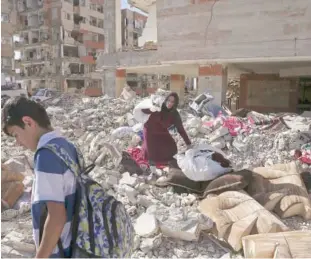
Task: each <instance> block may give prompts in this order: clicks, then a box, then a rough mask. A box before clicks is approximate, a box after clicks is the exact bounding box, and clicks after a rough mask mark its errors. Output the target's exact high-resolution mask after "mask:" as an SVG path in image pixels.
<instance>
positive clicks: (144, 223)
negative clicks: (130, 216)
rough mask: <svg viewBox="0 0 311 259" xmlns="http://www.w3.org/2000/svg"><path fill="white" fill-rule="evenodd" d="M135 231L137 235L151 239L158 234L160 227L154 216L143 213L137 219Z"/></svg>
mask: <svg viewBox="0 0 311 259" xmlns="http://www.w3.org/2000/svg"><path fill="white" fill-rule="evenodd" d="M134 229H135V232H136V234H137V235H139V236H141V237H151V236H153V235H155V234H156V233H157V232H158V230H159V226H158V222H157V219H156V217H155V216H154V215H152V214H148V213H143V214H142V215H140V216H139V217H138V218H137V219H136V223H135V225H134Z"/></svg>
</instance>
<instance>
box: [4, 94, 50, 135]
mask: <svg viewBox="0 0 311 259" xmlns="http://www.w3.org/2000/svg"><path fill="white" fill-rule="evenodd" d="M24 116H28V117H30V118H32V119H33V120H34V121H35V122H37V123H38V125H39V126H40V127H42V128H49V127H50V126H51V121H50V119H49V116H48V114H47V112H46V110H45V109H44V107H43V106H42V105H41V104H39V103H37V102H35V101H32V100H30V99H27V98H25V97H21V96H19V97H14V98H10V99H9V100H8V101H7V102H6V103H5V105H4V107H3V109H2V112H1V120H2V121H1V123H2V130H3V131H4V133H5V134H7V135H9V133H8V130H7V128H8V127H9V126H18V127H21V128H24V127H25V123H24V122H23V117H24Z"/></svg>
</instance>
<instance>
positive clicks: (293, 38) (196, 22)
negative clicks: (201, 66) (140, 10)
mask: <svg viewBox="0 0 311 259" xmlns="http://www.w3.org/2000/svg"><path fill="white" fill-rule="evenodd" d="M310 17H311V1H306V0H297V1H294V2H293V1H291V0H282V1H281V0H275V1H270V0H261V1H258V0H249V1H247V4H246V1H236V0H227V1H225V0H218V1H210V0H205V1H202V0H200V1H199V0H179V1H171V0H158V1H157V25H158V42H159V48H158V50H159V52H160V53H161V55H160V56H161V58H162V57H163V58H164V60H179V59H182V58H184V59H195V58H197V57H198V58H199V57H200V58H213V59H216V58H252V57H263V56H264V57H284V56H310V48H311V38H310V37H308V35H310V34H311V20H310ZM308 38H309V39H308ZM181 49H182V52H180V51H179V50H181Z"/></svg>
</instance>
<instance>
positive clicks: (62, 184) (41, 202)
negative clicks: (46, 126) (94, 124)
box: [32, 131, 77, 258]
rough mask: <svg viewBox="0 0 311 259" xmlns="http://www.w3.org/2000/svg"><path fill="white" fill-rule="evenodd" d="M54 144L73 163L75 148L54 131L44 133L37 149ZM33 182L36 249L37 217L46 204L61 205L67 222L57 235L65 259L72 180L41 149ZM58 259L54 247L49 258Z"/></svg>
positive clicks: (61, 164) (58, 162)
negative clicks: (55, 203)
mask: <svg viewBox="0 0 311 259" xmlns="http://www.w3.org/2000/svg"><path fill="white" fill-rule="evenodd" d="M47 143H49V144H52V143H54V144H57V145H60V146H61V147H62V148H64V149H65V150H66V151H67V152H68V154H69V155H70V156H71V157H72V159H74V160H75V161H77V153H76V149H75V147H74V146H73V145H72V144H71V143H70V142H68V141H67V140H66V139H65V138H63V137H61V136H60V135H59V134H58V133H57V132H56V131H52V132H49V133H47V134H44V135H43V136H42V137H41V138H40V141H39V143H38V146H37V149H39V148H41V147H42V146H44V145H45V144H47ZM34 171H35V180H34V183H33V191H32V221H33V234H34V240H35V244H36V247H37V248H38V247H39V232H40V217H41V211H42V209H43V207H44V206H46V202H48V201H53V202H60V203H64V204H65V207H66V214H67V223H66V224H65V227H64V229H63V231H62V234H61V240H62V244H63V248H64V253H65V256H68V255H70V242H71V221H72V218H73V209H74V199H75V191H76V179H75V176H74V174H73V173H72V172H71V171H70V170H69V169H68V167H67V166H66V165H65V164H64V162H63V161H61V159H60V158H59V157H57V156H56V155H55V154H54V153H53V152H52V151H50V150H48V149H41V150H40V151H38V152H37V153H36V154H35V170H34ZM55 257H56V258H57V257H58V258H59V257H60V254H59V249H58V247H57V246H56V247H55V249H54V251H53V253H52V255H51V258H55Z"/></svg>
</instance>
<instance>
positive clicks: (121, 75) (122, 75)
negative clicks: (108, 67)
mask: <svg viewBox="0 0 311 259" xmlns="http://www.w3.org/2000/svg"><path fill="white" fill-rule="evenodd" d="M125 85H126V70H125V69H117V70H116V93H115V96H116V98H118V97H119V96H120V95H121V93H122V90H123V88H124V86H125Z"/></svg>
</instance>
